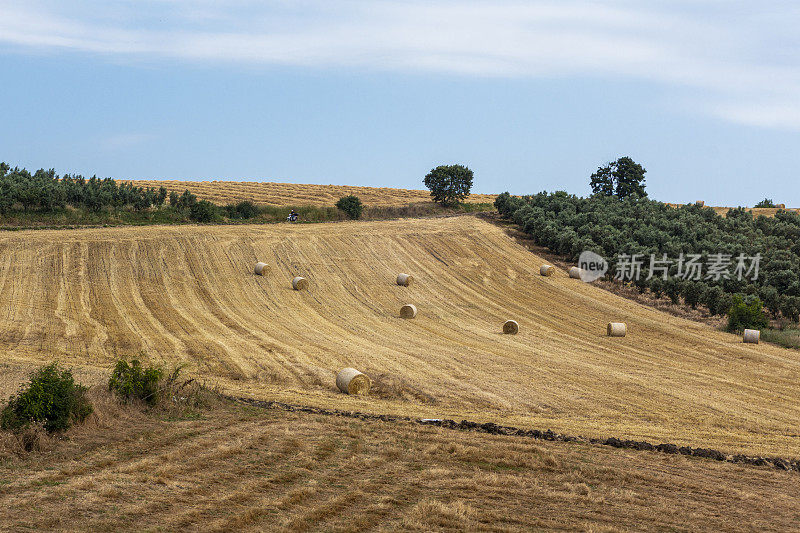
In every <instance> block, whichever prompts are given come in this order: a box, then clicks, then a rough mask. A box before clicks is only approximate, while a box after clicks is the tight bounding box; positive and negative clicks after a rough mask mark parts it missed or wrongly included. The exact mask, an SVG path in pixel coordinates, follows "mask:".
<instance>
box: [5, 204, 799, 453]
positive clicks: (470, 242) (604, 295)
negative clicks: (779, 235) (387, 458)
mask: <svg viewBox="0 0 800 533" xmlns="http://www.w3.org/2000/svg"><path fill="white" fill-rule="evenodd" d="M0 249H2V251H3V253H2V255H1V256H0V257H2V261H0V304H1V305H2V306H1V307H0V308H2V309H3V312H2V313H0V350H2V351H1V352H0V353H1V354H2V355H0V362H7V363H30V364H32V363H37V362H43V361H49V360H52V359H58V360H60V361H63V362H66V363H69V364H74V365H80V366H82V367H94V368H96V369H104V370H103V372H106V371H107V369H108V368H109V367H110V366H111V365H112V364H113V362H114V361H116V360H117V359H118V358H120V357H126V356H127V357H131V356H137V355H138V354H139V353H140V352H142V351H143V352H145V353H147V354H149V356H150V357H152V358H154V359H157V360H162V361H166V362H168V363H178V362H186V363H189V364H190V370H191V371H192V372H193V373H194V374H195V375H197V376H199V377H202V378H203V379H207V380H210V381H213V382H215V383H218V384H219V385H220V386H222V387H223V388H224V389H225V390H227V391H230V392H232V393H236V394H242V395H250V396H253V397H259V398H268V399H278V400H284V401H290V402H292V403H301V404H310V405H318V406H330V407H338V408H344V409H357V410H362V411H370V412H378V413H396V414H409V415H415V416H425V417H444V416H446V417H449V418H455V419H458V420H460V419H461V418H467V419H469V420H478V421H495V422H504V423H508V424H511V425H515V426H521V427H536V428H542V429H545V428H552V429H554V430H556V431H562V432H565V433H569V434H573V435H577V434H583V435H587V436H599V437H608V436H617V437H627V438H637V439H645V440H649V441H656V442H675V443H679V444H690V445H695V446H698V445H703V446H707V447H713V448H717V449H721V450H724V451H740V450H741V451H750V452H754V453H760V454H773V455H783V456H797V455H800V436H798V434H797V430H796V424H797V420H798V418H800V389H798V387H797V383H798V382H800V353H798V352H797V351H791V350H786V349H780V348H776V347H774V346H770V345H766V344H760V345H744V344H742V343H741V339H740V338H739V337H738V336H735V335H731V334H726V333H721V332H719V331H715V330H713V329H711V328H709V327H707V326H704V325H701V324H697V323H694V322H690V321H688V320H684V319H680V318H676V317H673V316H668V315H665V314H663V313H660V312H657V311H654V310H652V309H649V308H646V307H644V306H642V305H639V304H636V303H633V302H631V301H629V300H625V299H623V298H621V297H617V296H614V295H611V294H609V293H608V292H606V291H603V290H602V289H599V288H597V287H594V286H591V285H587V284H584V283H581V282H579V281H576V280H572V279H569V278H568V277H567V275H566V273H565V272H563V271H558V272H557V273H556V275H554V276H553V277H550V278H543V277H541V276H539V273H538V270H539V266H540V264H541V263H542V262H543V260H542V259H541V258H539V257H537V256H535V255H533V254H531V253H530V252H528V251H527V250H526V249H525V248H523V247H522V246H520V245H518V244H517V243H516V242H515V241H514V240H513V239H512V238H510V237H509V236H508V235H506V233H505V232H504V231H503V230H502V229H500V228H498V227H496V226H494V225H492V224H490V223H488V222H484V221H481V220H479V219H476V218H475V217H469V216H461V217H453V218H440V219H406V220H397V221H388V222H343V223H338V224H324V225H322V224H319V225H317V224H314V225H303V226H286V225H283V226H276V225H262V226H258V225H248V226H181V227H176V226H161V227H124V228H105V229H103V228H98V229H89V230H73V231H69V232H65V231H50V230H42V231H21V232H15V233H13V234H6V235H3V236H2V237H1V238H0ZM256 261H264V262H265V263H267V264H268V265H269V268H270V274H269V275H267V276H265V277H260V276H254V275H253V273H252V269H253V266H254V264H255V263H256ZM398 272H407V273H410V274H412V275H414V276H415V278H416V282H415V283H414V284H412V286H411V287H408V288H404V287H398V286H397V285H396V284H395V277H396V275H397V273H398ZM295 275H303V276H305V277H307V278H308V279H309V280H310V281H311V287H310V290H309V291H302V292H297V291H293V290H292V289H291V287H290V280H291V279H292V277H293V276H295ZM409 302H410V303H414V304H415V305H416V306H417V307H418V309H419V315H418V316H417V318H415V319H413V320H402V319H400V318H398V311H399V308H400V306H401V305H402V304H405V303H409ZM509 318H514V319H515V320H517V321H518V322H519V323H520V326H521V333H520V334H519V335H516V336H510V335H502V334H501V333H500V328H501V325H502V323H503V321H505V320H507V319H509ZM610 321H622V322H626V323H627V324H628V331H629V334H628V336H627V337H625V338H622V339H614V338H608V337H606V336H605V326H606V323H607V322H610ZM345 366H354V367H356V368H359V369H360V370H362V371H364V372H367V373H368V374H369V375H371V376H372V377H373V379H374V381H375V387H374V390H373V393H372V395H371V396H370V397H369V398H368V399H358V398H354V397H348V396H346V395H343V394H341V393H339V392H338V391H337V390H336V388H335V386H334V376H335V373H336V372H337V371H338V370H339V369H340V368H342V367H345ZM5 392H6V393H7V394H8V393H10V392H11V391H5Z"/></svg>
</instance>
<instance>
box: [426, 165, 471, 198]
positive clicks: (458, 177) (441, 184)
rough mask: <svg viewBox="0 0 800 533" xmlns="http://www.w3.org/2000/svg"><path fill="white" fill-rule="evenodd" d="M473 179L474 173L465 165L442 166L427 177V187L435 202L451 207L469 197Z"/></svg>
mask: <svg viewBox="0 0 800 533" xmlns="http://www.w3.org/2000/svg"><path fill="white" fill-rule="evenodd" d="M472 177H473V174H472V171H471V170H470V169H469V168H467V167H465V166H464V165H440V166H438V167H436V168H434V169H433V170H431V171H430V172H429V173H428V175H427V176H425V186H426V187H427V188H428V189H430V191H431V196H432V197H433V201H434V202H438V203H439V204H441V205H442V206H444V207H449V206H454V205H458V204H459V203H460V202H461V201H463V200H464V198H466V197H467V196H469V191H470V189H472Z"/></svg>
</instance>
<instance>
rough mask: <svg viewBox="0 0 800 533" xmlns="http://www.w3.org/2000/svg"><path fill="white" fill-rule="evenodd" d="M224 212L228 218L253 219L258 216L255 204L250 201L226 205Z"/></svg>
mask: <svg viewBox="0 0 800 533" xmlns="http://www.w3.org/2000/svg"><path fill="white" fill-rule="evenodd" d="M225 211H226V212H227V214H228V218H243V219H248V218H255V217H257V216H258V213H259V210H258V207H257V206H256V204H254V203H253V202H251V201H250V200H245V201H243V202H239V203H238V204H228V205H226V206H225Z"/></svg>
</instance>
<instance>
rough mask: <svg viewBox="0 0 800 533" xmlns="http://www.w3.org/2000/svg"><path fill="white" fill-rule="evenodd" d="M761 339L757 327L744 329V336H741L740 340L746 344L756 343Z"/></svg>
mask: <svg viewBox="0 0 800 533" xmlns="http://www.w3.org/2000/svg"><path fill="white" fill-rule="evenodd" d="M760 339H761V331H760V330H757V329H746V330H744V336H743V337H742V342H746V343H748V344H758V341H759V340H760Z"/></svg>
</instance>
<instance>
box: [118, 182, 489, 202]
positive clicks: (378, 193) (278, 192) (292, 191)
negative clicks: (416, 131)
mask: <svg viewBox="0 0 800 533" xmlns="http://www.w3.org/2000/svg"><path fill="white" fill-rule="evenodd" d="M120 181H121V182H125V183H131V184H133V185H135V186H137V187H156V188H158V187H162V186H163V187H164V188H166V189H167V190H168V191H170V192H172V191H175V192H177V193H179V194H180V193H182V192H183V191H185V190H188V191H189V192H191V193H192V194H194V195H196V196H197V197H198V198H199V199H201V200H208V201H209V202H214V203H216V204H229V203H235V202H242V201H244V200H250V201H252V202H254V203H256V204H259V205H275V206H286V205H313V206H318V207H329V206H332V205H334V204H335V203H336V202H337V201H338V200H339V198H341V197H342V196H348V195H350V194H354V195H356V196H358V197H359V199H360V200H361V201H362V202H363V203H364V205H367V206H370V207H398V206H405V205H409V204H416V203H420V202H426V203H431V193H430V191H426V190H419V189H392V188H390V187H357V186H350V185H311V184H299V183H272V182H259V181H177V180H167V181H158V180H120ZM496 197H497V195H496V194H470V195H469V196H468V197H467V199H466V200H465V202H467V203H492V202H494V199H495V198H496Z"/></svg>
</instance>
